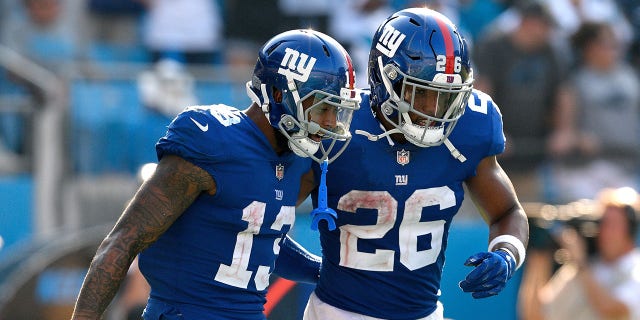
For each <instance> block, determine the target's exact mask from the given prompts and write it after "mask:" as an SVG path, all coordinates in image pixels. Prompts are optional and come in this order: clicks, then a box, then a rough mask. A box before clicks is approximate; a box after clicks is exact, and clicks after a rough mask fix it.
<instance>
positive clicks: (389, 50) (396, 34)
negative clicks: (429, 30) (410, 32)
mask: <svg viewBox="0 0 640 320" xmlns="http://www.w3.org/2000/svg"><path fill="white" fill-rule="evenodd" d="M404 38H406V35H405V34H404V33H400V31H398V30H396V29H395V28H394V27H392V26H389V25H387V26H385V27H384V29H383V30H382V35H381V36H380V39H379V40H378V44H376V49H378V50H379V51H380V52H382V53H383V54H384V55H385V56H387V57H389V58H391V57H393V55H394V54H396V50H398V47H400V44H401V43H402V40H404Z"/></svg>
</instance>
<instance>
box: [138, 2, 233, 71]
mask: <svg viewBox="0 0 640 320" xmlns="http://www.w3.org/2000/svg"><path fill="white" fill-rule="evenodd" d="M138 1H141V2H143V3H144V4H145V6H146V10H147V11H146V14H147V17H146V25H145V26H144V29H143V39H144V43H145V45H146V46H147V48H148V49H149V50H150V51H151V53H152V58H153V61H158V60H160V59H162V58H173V59H176V60H178V61H180V62H184V63H188V64H211V63H220V62H221V61H220V60H221V53H220V52H221V49H222V47H223V46H222V43H223V40H224V39H223V36H222V34H223V29H222V28H223V22H222V14H221V10H220V8H219V5H218V1H213V0H182V1H175V0H138Z"/></svg>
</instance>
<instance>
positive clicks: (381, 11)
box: [329, 0, 394, 87]
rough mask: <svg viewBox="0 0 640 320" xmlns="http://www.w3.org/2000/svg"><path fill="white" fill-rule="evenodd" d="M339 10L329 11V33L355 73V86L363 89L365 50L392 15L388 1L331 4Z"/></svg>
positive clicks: (366, 0) (365, 77)
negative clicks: (348, 55) (379, 28)
mask: <svg viewBox="0 0 640 320" xmlns="http://www.w3.org/2000/svg"><path fill="white" fill-rule="evenodd" d="M333 2H340V3H341V5H340V6H341V7H342V10H333V11H332V12H331V13H330V16H329V33H330V34H332V35H334V36H335V37H336V40H338V41H340V43H343V44H344V45H345V47H346V48H347V50H348V51H349V53H350V54H351V57H353V64H354V68H355V69H356V72H357V73H356V86H358V87H366V86H368V81H367V79H368V78H367V66H368V63H369V50H370V49H371V42H372V40H373V36H372V35H373V34H374V33H375V32H376V29H377V28H378V25H379V24H380V21H384V20H385V19H386V18H387V17H389V16H390V15H391V14H393V13H394V11H393V8H392V7H391V6H390V4H389V1H388V0H347V1H340V0H334V1H333Z"/></svg>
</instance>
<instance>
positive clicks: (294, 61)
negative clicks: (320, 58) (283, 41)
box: [278, 48, 316, 82]
mask: <svg viewBox="0 0 640 320" xmlns="http://www.w3.org/2000/svg"><path fill="white" fill-rule="evenodd" d="M314 64H316V58H314V57H311V59H309V55H307V54H306V53H300V52H298V51H296V50H293V49H291V48H286V49H285V50H284V58H282V62H281V63H280V66H281V68H278V73H279V74H281V75H284V76H285V77H287V79H289V80H291V79H293V80H298V81H301V82H306V81H307V80H308V79H309V75H310V74H311V69H313V65H314Z"/></svg>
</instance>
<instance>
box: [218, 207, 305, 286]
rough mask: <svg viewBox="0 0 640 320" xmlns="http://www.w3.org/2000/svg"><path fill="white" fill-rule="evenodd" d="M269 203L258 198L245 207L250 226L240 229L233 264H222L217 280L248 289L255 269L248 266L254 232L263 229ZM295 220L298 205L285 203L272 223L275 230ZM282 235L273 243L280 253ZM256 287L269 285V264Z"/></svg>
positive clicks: (259, 274)
mask: <svg viewBox="0 0 640 320" xmlns="http://www.w3.org/2000/svg"><path fill="white" fill-rule="evenodd" d="M265 208H266V204H265V203H264V202H259V201H254V202H252V203H251V204H250V205H248V206H247V207H246V208H244V210H242V220H244V221H246V222H248V223H249V225H248V226H247V228H246V229H245V230H243V231H242V232H240V233H238V236H237V237H236V244H235V247H234V249H233V259H232V260H231V265H225V264H220V268H219V269H218V272H217V273H216V276H215V278H214V279H215V280H216V281H218V282H222V283H225V284H228V285H230V286H234V287H238V288H243V289H246V288H247V287H248V285H249V280H251V276H252V275H253V271H249V270H247V269H248V267H249V258H250V257H251V248H252V247H253V236H254V235H256V234H258V233H259V232H260V227H261V226H262V223H263V221H264V213H265ZM294 221H295V207H292V206H282V207H281V208H280V212H278V215H277V216H276V220H275V221H274V222H273V224H272V225H271V229H273V230H282V228H283V227H284V226H285V225H289V226H293V223H294ZM278 242H280V238H276V240H275V242H274V243H273V253H274V254H278V253H280V245H279V244H278ZM254 281H255V284H256V289H258V290H264V289H266V288H267V286H268V285H269V266H259V267H258V270H257V271H256V276H255V280H254Z"/></svg>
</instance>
